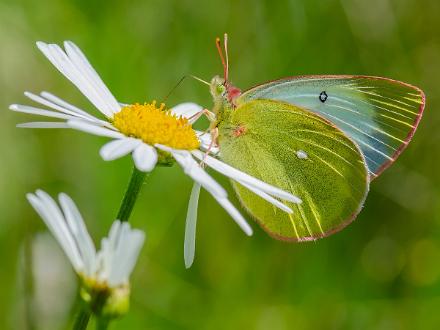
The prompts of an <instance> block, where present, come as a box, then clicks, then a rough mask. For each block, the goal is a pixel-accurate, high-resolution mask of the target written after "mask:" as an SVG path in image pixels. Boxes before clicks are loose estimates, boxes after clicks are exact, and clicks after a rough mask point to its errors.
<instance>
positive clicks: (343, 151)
mask: <svg viewBox="0 0 440 330" xmlns="http://www.w3.org/2000/svg"><path fill="white" fill-rule="evenodd" d="M218 128H219V138H218V142H219V146H220V157H221V158H222V160H224V161H225V162H227V163H229V164H231V165H232V166H234V167H236V168H238V169H240V170H242V171H244V172H246V173H248V174H250V175H253V176H255V177H257V178H259V179H261V180H263V181H265V182H267V183H269V184H272V185H274V186H277V187H279V188H281V189H283V190H286V191H289V192H291V193H293V194H294V195H296V196H299V197H300V198H301V199H302V201H303V202H302V203H301V204H298V205H297V204H291V203H288V204H287V205H288V206H289V207H290V208H292V210H293V213H292V214H288V213H286V212H284V211H281V210H279V209H277V208H275V207H274V206H273V205H272V204H270V203H268V202H266V201H265V200H263V199H262V198H260V197H258V196H256V195H255V194H254V193H252V192H250V191H249V190H247V189H245V188H244V187H243V186H241V185H240V184H237V183H234V188H235V189H236V191H237V193H238V196H239V198H240V200H241V202H242V204H243V205H244V207H245V208H246V209H247V210H248V211H249V212H250V213H251V214H252V215H253V216H254V217H255V218H256V219H257V220H258V222H259V223H260V224H261V225H262V227H263V228H264V229H265V230H266V231H267V232H268V233H269V234H270V235H272V236H273V237H276V238H279V239H285V240H292V241H304V240H312V239H316V238H319V237H324V236H327V235H329V234H331V233H333V232H336V231H338V230H339V229H342V228H343V227H344V226H346V225H347V224H348V223H350V222H351V221H352V220H353V219H354V218H355V216H356V215H357V214H358V213H359V211H360V210H361V207H362V205H363V202H364V200H365V197H366V195H367V192H368V186H369V180H368V170H367V167H366V164H365V159H364V157H363V155H362V153H361V151H360V150H359V148H358V147H357V145H356V144H355V143H353V141H352V140H351V139H349V138H348V137H347V136H346V135H345V134H344V133H343V132H342V131H341V130H340V129H338V128H337V127H336V126H335V125H333V124H332V123H330V122H329V121H327V120H326V119H324V118H322V117H321V116H318V115H316V114H314V113H312V112H310V111H307V110H305V109H302V108H300V107H297V106H293V105H291V104H288V103H286V102H280V101H273V100H253V101H249V102H244V103H242V104H241V105H239V106H238V107H237V108H235V109H234V110H233V111H232V112H231V113H230V116H229V118H228V119H227V120H224V121H222V122H221V123H220V124H219V126H218ZM237 155H240V157H237Z"/></svg>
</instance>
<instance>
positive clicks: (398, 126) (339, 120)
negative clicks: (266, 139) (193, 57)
mask: <svg viewBox="0 0 440 330" xmlns="http://www.w3.org/2000/svg"><path fill="white" fill-rule="evenodd" d="M255 99H272V100H280V101H285V102H288V103H290V104H293V105H297V106H300V107H304V108H306V109H308V110H310V111H312V112H314V113H316V114H319V115H321V116H323V117H325V118H327V119H328V120H329V121H331V122H332V123H334V124H335V125H336V126H337V127H339V128H340V129H341V130H342V131H343V132H344V133H346V134H347V135H348V136H349V137H350V138H351V139H353V140H354V141H355V142H356V143H357V144H358V146H359V147H360V149H361V151H362V153H363V155H364V157H365V160H366V162H367V165H368V169H369V172H370V175H371V177H372V178H374V177H375V176H377V175H379V174H380V173H381V172H382V171H383V170H384V169H385V168H387V167H388V166H389V165H390V164H391V163H392V162H393V161H394V160H395V159H396V158H397V157H398V156H399V154H400V153H401V152H402V150H403V149H404V148H405V147H406V145H407V144H408V142H409V141H410V139H411V137H412V135H413V134H414V131H415V129H416V127H417V124H418V122H419V120H420V118H421V115H422V112H423V108H424V104H425V96H424V94H423V92H422V91H421V90H420V89H418V88H416V87H413V86H410V85H408V84H405V83H402V82H398V81H395V80H390V79H385V78H378V77H368V76H304V77H293V78H285V79H281V80H277V81H273V82H269V83H266V84H263V85H260V86H257V87H254V88H252V89H250V90H248V91H246V92H244V93H243V94H242V95H241V96H240V98H239V99H238V100H237V104H238V105H240V104H243V103H246V102H248V101H250V100H255Z"/></svg>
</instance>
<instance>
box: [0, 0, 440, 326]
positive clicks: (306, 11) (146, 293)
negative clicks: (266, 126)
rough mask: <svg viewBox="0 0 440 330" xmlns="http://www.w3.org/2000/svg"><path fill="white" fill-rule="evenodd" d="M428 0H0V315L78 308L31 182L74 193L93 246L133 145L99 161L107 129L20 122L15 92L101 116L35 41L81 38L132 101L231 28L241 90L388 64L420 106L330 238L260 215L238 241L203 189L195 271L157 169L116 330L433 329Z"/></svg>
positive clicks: (5, 319)
mask: <svg viewBox="0 0 440 330" xmlns="http://www.w3.org/2000/svg"><path fill="white" fill-rule="evenodd" d="M439 12H440V1H438V0H369V1H363V0H339V1H337V0H325V1H323V0H307V1H306V0H296V1H294V0H291V1H287V0H279V1H273V0H272V1H270V0H267V1H255V0H254V1H235V0H223V1H217V2H210V1H200V2H194V1H190V0H174V1H163V0H153V1H141V0H132V1H116V0H106V1H89V0H71V1H49V0H39V1H33V0H0V45H1V48H0V108H1V109H0V150H1V152H0V255H1V264H0V328H1V329H63V328H68V327H70V322H71V320H72V316H71V315H72V313H74V311H75V308H76V307H77V306H76V305H75V295H76V280H75V276H74V273H73V271H72V270H71V268H70V266H69V264H68V263H67V261H66V258H65V257H64V255H63V254H62V252H61V251H60V249H59V248H58V246H57V244H56V243H55V242H54V240H53V239H52V237H51V236H50V235H49V234H48V233H47V231H46V228H45V227H44V226H43V224H42V221H41V220H40V219H39V218H38V217H37V215H36V214H35V212H34V211H33V210H32V209H31V207H30V206H29V205H28V203H27V202H26V200H25V198H24V196H25V193H26V192H29V191H33V190H35V189H37V188H43V189H45V190H46V191H48V192H50V193H51V194H52V195H54V194H56V193H58V192H60V191H65V192H67V193H69V194H70V195H71V196H72V197H73V198H74V200H75V201H76V202H77V204H78V205H79V207H80V209H81V211H82V213H83V215H84V217H85V219H86V222H87V225H88V227H89V229H90V231H91V233H92V236H93V237H94V238H95V242H96V243H99V239H100V238H101V237H102V236H104V235H105V234H106V233H107V230H108V228H109V225H110V223H111V222H112V221H113V219H114V217H115V214H116V212H117V209H118V206H119V203H120V200H121V197H122V194H123V191H124V189H125V186H126V183H127V181H128V178H129V175H130V171H131V163H130V162H131V160H130V158H129V157H126V158H124V159H122V160H118V161H114V162H110V163H105V162H104V161H102V160H101V158H100V157H99V155H98V150H99V148H100V146H101V145H102V144H103V143H104V142H105V139H104V138H97V137H92V136H90V135H87V134H83V133H80V132H74V131H68V130H23V129H18V128H15V124H17V123H19V122H26V121H30V120H33V119H34V118H32V116H28V115H24V114H18V113H13V112H11V111H9V110H8V105H9V104H11V103H25V104H28V103H29V102H30V101H28V100H27V99H25V97H24V96H23V94H22V93H23V91H25V90H29V91H33V92H39V91H42V90H47V91H50V92H52V93H54V94H56V95H58V96H60V97H62V98H64V99H66V100H68V101H70V102H71V103H73V104H76V105H78V106H80V107H82V108H83V109H87V110H88V111H91V112H93V113H95V114H96V113H97V112H96V110H94V109H93V107H92V106H91V104H89V103H88V102H87V100H86V99H85V98H84V97H83V96H82V95H81V94H80V93H79V92H78V91H77V90H76V89H75V88H74V87H73V86H72V85H71V84H70V83H69V82H68V81H66V79H64V78H63V77H62V76H61V75H60V74H59V73H58V72H57V71H56V70H55V69H54V68H53V67H52V65H51V64H50V63H49V62H48V61H47V60H46V59H45V58H44V57H43V56H42V54H41V53H40V52H39V51H38V50H37V48H36V47H35V41H36V40H44V41H50V42H62V41H63V40H65V39H71V40H73V41H75V42H76V43H77V44H78V45H79V46H80V47H81V48H82V49H83V50H84V51H85V53H86V54H87V56H88V57H89V58H90V60H91V62H92V64H93V65H94V66H95V67H96V69H97V71H98V72H99V73H100V74H101V75H102V77H103V79H104V81H105V82H106V83H107V84H108V86H109V87H110V89H111V90H112V91H113V93H114V94H115V95H116V96H117V98H118V99H119V100H120V101H121V102H135V101H140V102H143V101H146V100H151V99H157V100H162V99H163V98H164V97H165V96H166V95H167V94H168V92H169V91H170V90H171V88H172V87H173V86H174V85H175V84H176V82H177V81H178V80H179V79H180V78H181V77H182V76H183V75H185V74H194V75H198V76H200V77H201V78H204V79H210V78H211V77H212V76H213V75H214V74H218V73H221V70H222V68H221V65H220V61H219V58H218V55H217V53H216V50H215V47H214V39H215V37H216V36H221V35H222V34H223V33H224V32H228V33H229V37H230V64H231V72H230V75H231V79H232V81H233V82H234V83H235V84H236V85H238V86H239V87H242V88H247V87H250V86H252V85H254V84H256V83H259V82H263V81H266V80H271V79H275V78H279V77H283V76H289V75H301V74H350V73H351V74H354V73H356V74H369V75H378V76H385V77H391V78H394V79H398V80H403V81H406V82H409V83H412V84H415V85H417V86H420V87H421V88H422V89H424V90H425V92H426V94H427V109H426V111H425V115H424V118H423V120H422V121H421V124H420V126H419V129H418V131H417V133H416V135H415V137H414V139H413V141H412V143H411V144H410V146H409V148H408V149H407V150H406V151H405V152H404V153H403V154H402V156H401V157H400V158H399V160H398V161H397V163H395V164H394V165H393V166H392V167H391V168H390V169H388V170H387V171H386V172H385V173H384V174H383V175H382V176H381V177H380V178H379V179H377V180H375V181H374V182H373V184H372V186H371V192H370V194H369V197H368V199H367V202H366V205H365V208H364V210H363V211H362V213H361V214H360V216H359V217H358V219H357V220H356V221H355V222H354V223H353V224H351V225H350V226H349V227H348V228H346V229H344V230H343V231H342V232H340V233H338V234H336V235H334V236H332V237H329V238H326V239H323V240H320V241H317V242H313V243H305V244H287V243H282V242H278V241H275V240H273V239H271V238H269V237H268V236H267V235H266V234H265V233H264V232H263V231H262V230H260V229H259V228H258V227H257V225H256V224H255V223H254V224H253V227H254V228H255V235H254V236H253V237H252V238H248V237H245V236H244V235H243V233H242V232H241V231H240V229H239V228H238V227H237V226H236V225H235V224H234V223H233V221H231V219H230V218H229V217H228V216H227V215H226V214H225V212H224V211H223V210H222V209H221V207H220V206H218V205H217V204H216V203H215V201H214V200H213V199H212V198H211V197H210V196H208V195H207V194H206V193H205V194H203V195H202V197H201V202H200V210H199V224H198V233H197V235H198V237H197V251H196V261H195V264H194V266H193V267H192V268H191V269H190V270H185V268H184V264H183V233H184V220H185V213H186V206H187V200H188V196H189V193H190V189H191V181H190V180H189V179H188V178H187V177H186V176H185V175H184V174H183V173H182V171H181V170H180V168H178V167H177V166H175V167H173V168H159V169H157V170H155V171H154V173H153V174H152V176H151V177H150V179H149V181H148V183H147V184H146V185H145V186H144V188H143V192H142V195H141V197H140V199H139V201H138V204H137V206H136V208H135V210H134V214H133V217H132V223H133V225H134V226H136V227H139V228H142V229H144V230H146V231H147V235H148V239H147V244H146V245H145V247H144V249H143V250H142V253H141V257H140V261H139V263H138V265H137V267H136V269H135V271H134V274H133V276H132V289H133V292H132V299H131V302H132V304H131V310H130V313H129V314H128V315H127V316H125V317H124V318H122V319H120V320H118V321H116V322H114V323H113V324H112V325H111V328H112V329H258V330H259V329H277V330H278V329H280V330H281V329H439V328H440V313H439V309H440V203H439V201H440V199H439V194H440V174H439V173H440V172H439V164H440V154H439V144H440V129H439V127H440V111H438V109H439V107H440V99H439V92H440V89H439V77H440V33H439V32H440V21H439V20H438V13H439ZM189 100H190V101H195V102H198V103H200V104H203V105H205V106H206V107H210V106H211V104H212V101H211V98H210V95H209V93H208V90H207V88H206V86H204V85H202V84H200V83H198V82H196V81H190V80H188V81H185V82H184V83H183V84H181V86H180V87H179V88H178V89H177V90H176V91H175V92H174V93H173V94H172V95H171V96H170V98H169V99H168V100H167V103H168V105H170V106H171V105H173V104H175V103H178V102H182V101H189ZM37 120H38V119H37ZM216 177H217V178H218V179H219V180H220V181H221V182H222V183H223V184H224V185H226V186H227V187H229V188H228V189H229V190H230V186H229V184H228V182H227V180H225V179H223V178H221V177H218V176H216ZM230 191H231V190H230ZM231 194H232V191H231ZM234 202H235V203H237V200H236V199H234ZM30 260H32V262H30ZM29 270H33V272H32V273H33V278H34V281H33V283H32V281H30V275H29V274H31V272H30V271H29Z"/></svg>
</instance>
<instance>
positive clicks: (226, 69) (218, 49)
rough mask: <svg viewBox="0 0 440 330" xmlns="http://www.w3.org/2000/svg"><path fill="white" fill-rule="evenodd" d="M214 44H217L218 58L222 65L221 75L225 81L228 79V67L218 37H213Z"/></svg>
mask: <svg viewBox="0 0 440 330" xmlns="http://www.w3.org/2000/svg"><path fill="white" fill-rule="evenodd" d="M215 45H216V46H217V51H218V54H219V55H220V59H221V60H222V65H223V76H224V78H225V81H227V80H228V79H227V78H228V67H227V64H226V61H225V57H224V56H223V51H222V47H221V45H220V38H218V37H217V38H216V39H215Z"/></svg>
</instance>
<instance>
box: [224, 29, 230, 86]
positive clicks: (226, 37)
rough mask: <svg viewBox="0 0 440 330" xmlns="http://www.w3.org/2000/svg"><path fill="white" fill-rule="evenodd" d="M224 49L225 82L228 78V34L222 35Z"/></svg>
mask: <svg viewBox="0 0 440 330" xmlns="http://www.w3.org/2000/svg"><path fill="white" fill-rule="evenodd" d="M223 40H224V48H225V58H226V67H225V80H226V81H228V78H229V56H228V34H227V33H225V35H224V39H223Z"/></svg>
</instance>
